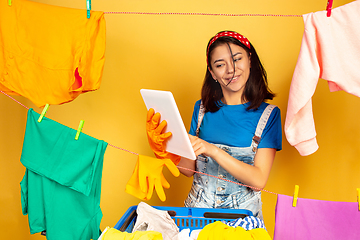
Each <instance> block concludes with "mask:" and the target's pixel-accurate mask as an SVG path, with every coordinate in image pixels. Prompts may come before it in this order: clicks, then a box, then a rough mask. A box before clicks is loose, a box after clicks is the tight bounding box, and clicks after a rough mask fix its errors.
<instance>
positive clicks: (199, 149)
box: [188, 134, 219, 157]
mask: <svg viewBox="0 0 360 240" xmlns="http://www.w3.org/2000/svg"><path fill="white" fill-rule="evenodd" d="M188 135H189V138H190V142H191V145H192V147H193V149H194V152H195V155H196V156H198V155H200V154H204V155H205V156H208V157H213V156H214V155H215V154H216V152H217V151H218V149H219V148H218V147H216V146H215V145H214V144H211V143H208V142H206V141H204V140H202V139H201V138H198V137H195V136H193V135H190V134H188Z"/></svg>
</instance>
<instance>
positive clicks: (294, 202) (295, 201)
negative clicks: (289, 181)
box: [292, 185, 299, 207]
mask: <svg viewBox="0 0 360 240" xmlns="http://www.w3.org/2000/svg"><path fill="white" fill-rule="evenodd" d="M298 196H299V185H295V190H294V197H293V204H292V206H293V207H296V204H297V200H298Z"/></svg>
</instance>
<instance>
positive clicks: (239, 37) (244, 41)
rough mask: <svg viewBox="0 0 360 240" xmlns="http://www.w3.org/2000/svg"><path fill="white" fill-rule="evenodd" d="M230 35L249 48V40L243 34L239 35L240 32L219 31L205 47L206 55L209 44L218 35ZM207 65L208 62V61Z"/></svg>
mask: <svg viewBox="0 0 360 240" xmlns="http://www.w3.org/2000/svg"><path fill="white" fill-rule="evenodd" d="M225 36H226V37H232V38H235V39H237V40H239V41H240V42H241V43H242V44H244V45H245V46H246V47H247V48H248V49H250V42H249V40H248V39H247V38H246V37H244V36H243V35H241V34H240V33H237V32H233V31H224V32H219V33H218V34H216V35H215V36H214V37H213V38H212V39H211V40H210V43H209V46H208V48H207V51H206V57H208V55H209V48H210V46H211V45H212V44H213V43H214V42H215V41H216V40H217V39H218V38H219V37H225ZM208 65H209V63H208Z"/></svg>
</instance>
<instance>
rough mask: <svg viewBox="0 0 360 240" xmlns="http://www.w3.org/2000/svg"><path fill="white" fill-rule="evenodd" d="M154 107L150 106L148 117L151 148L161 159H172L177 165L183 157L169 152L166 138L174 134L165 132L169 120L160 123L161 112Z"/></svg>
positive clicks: (147, 130)
mask: <svg viewBox="0 0 360 240" xmlns="http://www.w3.org/2000/svg"><path fill="white" fill-rule="evenodd" d="M154 113H155V111H154V109H152V108H150V109H149V111H148V113H147V117H146V133H147V136H148V141H149V145H150V147H151V149H152V150H153V152H154V153H155V156H156V157H157V158H160V159H165V158H167V159H170V160H171V161H172V162H173V163H174V164H175V165H178V164H179V162H180V159H181V157H180V156H178V155H176V154H173V153H169V152H167V151H166V150H165V149H166V140H167V139H169V138H170V137H171V135H172V133H171V132H166V133H163V131H164V129H165V128H166V125H167V122H166V121H165V120H163V121H162V122H161V123H160V124H159V122H160V117H161V115H160V113H155V114H154Z"/></svg>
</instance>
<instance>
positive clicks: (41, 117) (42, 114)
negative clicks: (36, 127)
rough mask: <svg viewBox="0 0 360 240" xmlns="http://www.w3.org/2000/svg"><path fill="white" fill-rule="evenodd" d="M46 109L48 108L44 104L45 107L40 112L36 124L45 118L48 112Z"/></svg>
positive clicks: (47, 105)
mask: <svg viewBox="0 0 360 240" xmlns="http://www.w3.org/2000/svg"><path fill="white" fill-rule="evenodd" d="M48 108H49V104H46V105H45V107H44V109H43V110H42V112H41V115H40V117H39V119H38V122H41V120H42V119H43V117H44V116H45V114H46V111H47V110H48Z"/></svg>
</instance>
